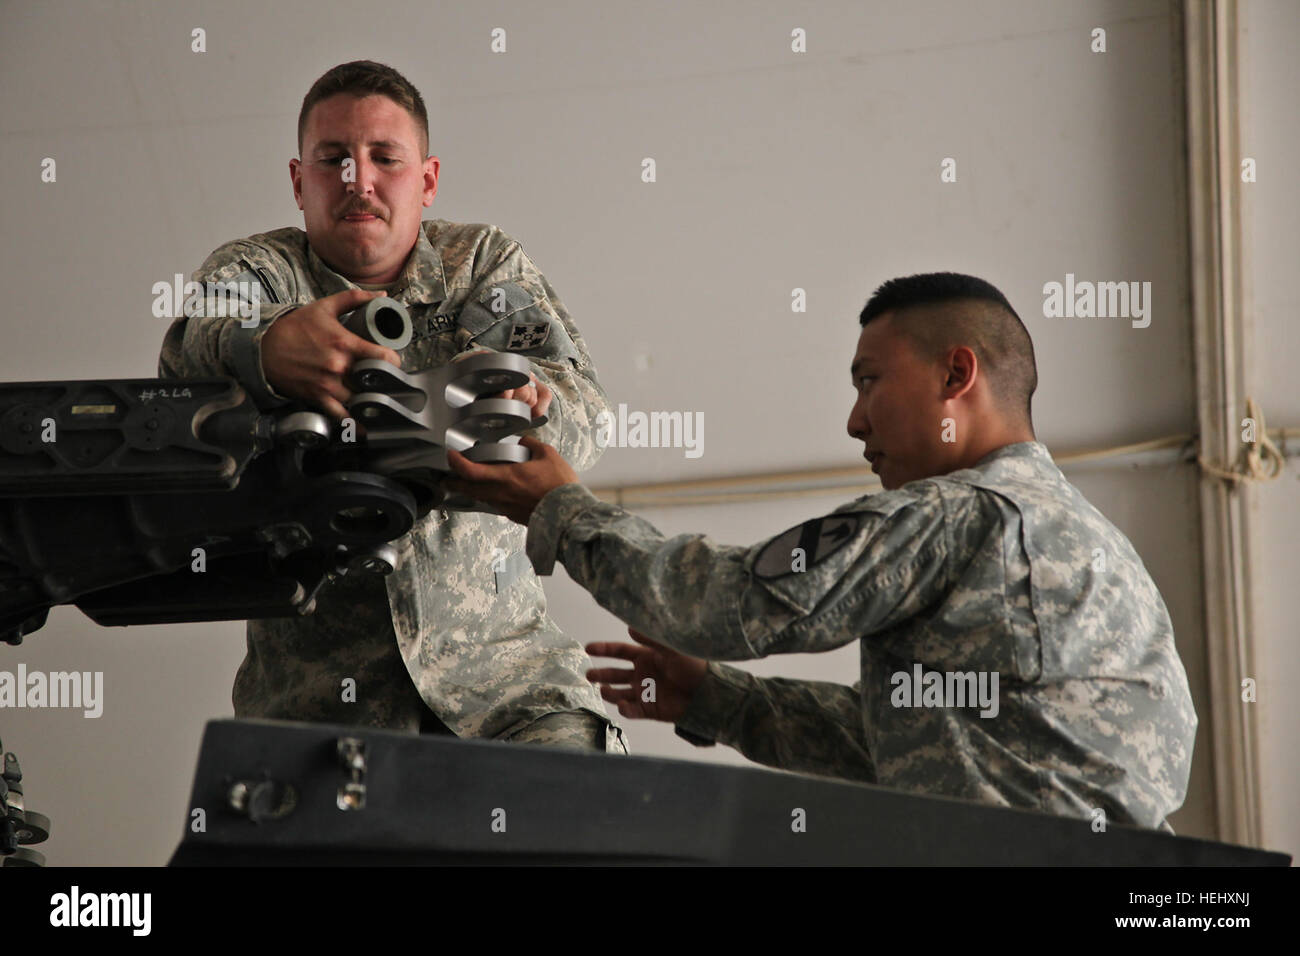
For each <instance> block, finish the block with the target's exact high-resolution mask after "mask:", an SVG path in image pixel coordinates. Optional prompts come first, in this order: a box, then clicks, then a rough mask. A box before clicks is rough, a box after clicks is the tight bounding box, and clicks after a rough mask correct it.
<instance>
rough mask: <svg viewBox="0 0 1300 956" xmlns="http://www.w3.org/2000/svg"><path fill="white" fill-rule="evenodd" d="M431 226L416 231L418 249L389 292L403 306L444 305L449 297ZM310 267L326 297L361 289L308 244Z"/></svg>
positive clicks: (414, 251)
mask: <svg viewBox="0 0 1300 956" xmlns="http://www.w3.org/2000/svg"><path fill="white" fill-rule="evenodd" d="M431 225H432V223H430V222H422V223H420V228H419V229H418V230H417V232H416V237H415V247H414V248H413V249H412V250H411V254H410V256H408V257H407V260H406V266H405V267H404V268H403V270H402V275H401V276H400V277H399V278H398V280H397V283H396V284H395V285H394V286H393V288H392V290H391V291H390V292H389V295H391V296H392V297H393V298H394V299H396V300H397V301H398V302H401V303H403V304H404V305H428V304H434V303H438V302H442V301H443V300H444V299H446V298H447V283H446V280H445V278H444V276H443V271H442V256H440V255H438V250H437V249H435V248H433V243H431V242H430V241H429V236H428V229H429V228H430V226H431ZM307 268H308V269H309V270H310V271H311V274H312V277H313V278H314V279H315V280H316V282H317V284H319V286H320V287H321V288H322V289H323V290H324V294H325V295H333V294H334V293H335V292H344V291H346V290H348V289H357V288H360V286H358V285H357V284H356V283H355V282H353V281H352V280H351V279H348V278H346V277H345V276H342V275H340V274H339V273H337V272H335V271H334V270H333V269H331V268H330V267H329V266H328V265H326V264H325V262H324V261H323V260H322V259H321V258H320V256H318V255H316V250H315V249H313V248H312V247H311V243H310V242H308V243H307Z"/></svg>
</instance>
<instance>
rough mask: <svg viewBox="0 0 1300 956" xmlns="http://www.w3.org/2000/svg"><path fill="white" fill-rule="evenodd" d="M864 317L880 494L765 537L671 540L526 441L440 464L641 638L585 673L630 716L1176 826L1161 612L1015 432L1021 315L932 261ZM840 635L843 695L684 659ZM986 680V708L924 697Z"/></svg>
mask: <svg viewBox="0 0 1300 956" xmlns="http://www.w3.org/2000/svg"><path fill="white" fill-rule="evenodd" d="M862 324H863V329H862V333H861V337H860V338H859V343H858V351H857V353H856V355H855V358H854V363H853V374H854V385H855V388H856V389H857V390H858V398H857V401H856V403H855V404H854V407H853V411H852V413H851V415H850V418H849V432H850V434H851V435H853V436H854V437H855V438H858V439H859V440H861V441H863V443H864V445H865V449H866V457H868V459H869V460H870V461H871V462H872V466H873V468H874V469H875V470H876V471H877V473H879V475H880V477H881V482H882V484H883V485H884V487H885V489H886V490H885V491H883V492H881V493H878V494H871V495H866V496H864V497H862V498H859V499H857V500H856V501H852V502H850V503H848V504H846V505H844V506H842V507H840V508H838V509H836V510H835V511H833V512H831V513H830V514H828V515H825V516H823V517H820V518H816V519H813V520H811V521H808V522H805V523H804V524H802V525H800V526H799V527H796V528H793V529H791V530H789V531H787V532H785V533H783V534H780V535H777V536H776V537H774V538H772V539H770V540H768V541H765V542H763V543H761V544H757V545H755V546H753V547H749V548H743V547H729V546H724V545H719V544H715V543H714V542H713V541H711V540H710V539H708V538H707V537H704V536H700V535H679V536H677V537H675V538H672V539H670V540H665V539H664V537H663V536H662V535H661V534H660V533H659V532H658V531H656V530H655V528H653V527H652V526H651V525H650V524H648V523H647V522H645V521H644V520H642V519H640V518H637V517H635V516H633V515H631V514H629V513H628V512H626V511H624V510H623V509H621V508H619V507H616V506H614V505H611V504H606V503H603V502H601V501H599V500H598V499H596V498H595V497H594V496H592V495H591V494H590V493H589V492H588V491H587V490H586V489H585V488H583V486H582V485H581V484H578V483H577V478H576V475H574V474H573V473H572V472H571V471H569V470H568V469H566V468H565V467H564V462H563V459H562V458H561V457H560V455H559V454H557V453H556V452H555V451H554V450H551V449H545V448H541V447H537V446H534V447H535V448H536V450H535V451H534V453H533V457H534V460H533V461H531V462H529V463H527V464H521V465H493V466H486V465H474V464H472V463H470V462H468V461H467V460H466V459H464V458H463V457H461V456H456V457H455V460H454V463H453V467H454V469H455V470H456V471H457V472H458V473H459V474H461V475H462V476H464V479H466V480H458V481H456V482H454V483H453V484H452V485H451V487H454V488H456V489H458V490H460V491H463V492H465V493H467V494H472V495H475V496H477V497H479V498H481V499H482V500H484V501H489V502H491V503H493V504H494V505H496V506H497V507H499V508H501V510H502V511H503V513H505V514H507V515H510V516H511V517H513V518H515V520H518V521H522V522H526V523H527V526H528V539H527V552H528V556H529V558H530V559H531V560H532V562H533V566H534V568H535V569H536V570H537V572H538V573H539V574H549V573H551V571H552V569H553V566H554V564H555V562H556V561H557V560H558V561H560V562H562V563H563V564H564V567H565V569H566V570H567V571H568V573H569V575H570V577H572V578H573V580H574V581H576V582H578V583H579V584H580V585H582V586H583V587H585V588H586V589H587V590H588V591H590V592H591V594H592V595H593V596H594V597H595V598H596V600H597V601H598V602H599V603H600V604H601V606H603V607H605V608H606V609H608V610H609V611H610V612H611V613H613V614H615V615H617V616H618V617H619V618H621V619H622V620H623V621H625V622H627V623H628V624H630V625H632V628H633V629H634V630H633V636H634V637H637V638H638V639H639V640H640V641H642V644H641V645H640V646H638V645H626V644H592V645H589V646H588V650H589V651H590V652H591V653H592V654H595V655H603V656H617V657H622V658H624V659H627V660H631V661H632V662H633V663H634V665H635V666H634V669H633V670H626V669H615V668H609V669H600V670H595V671H593V672H592V673H591V674H590V675H589V676H590V677H591V678H592V679H593V680H595V681H598V682H601V683H602V684H603V685H604V686H603V688H602V690H603V693H604V695H605V698H606V699H607V700H611V701H615V702H617V703H618V705H619V710H620V712H621V713H622V714H623V715H624V716H625V717H652V718H656V719H661V720H669V721H673V722H675V723H676V725H677V729H678V733H679V734H681V735H682V736H684V737H686V739H688V740H691V741H692V742H694V743H697V744H701V745H707V744H710V743H713V742H714V741H719V742H722V743H726V744H729V745H731V746H733V747H736V748H737V749H738V750H740V751H741V752H742V753H744V754H745V755H746V756H747V757H749V758H750V759H752V760H756V761H758V762H760V763H764V764H768V765H771V766H775V767H781V768H784V769H788V770H794V771H801V772H806V773H814V774H821V775H827V776H833V777H842V778H848V779H852V780H859V781H865V782H872V783H879V784H884V785H888V786H893V787H898V788H902V789H906V790H912V791H917V792H921V793H929V794H938V795H944V796H950V797H958V798H963V799H968V800H976V801H982V802H986V803H993V804H1002V805H1007V806H1014V807H1023V808H1029V809H1035V810H1040V811H1045V812H1049V813H1055V814H1059V815H1064V816H1078V817H1086V818H1088V819H1091V820H1099V819H1102V816H1101V814H1104V819H1105V820H1106V821H1109V822H1119V823H1130V824H1136V825H1139V826H1144V827H1152V828H1160V829H1164V830H1167V831H1169V832H1172V828H1171V827H1170V826H1169V824H1168V821H1167V820H1166V819H1165V818H1166V816H1167V815H1168V814H1170V813H1172V812H1173V811H1174V810H1176V809H1177V808H1178V807H1179V806H1181V804H1182V801H1183V798H1184V795H1185V793H1186V789H1187V781H1188V775H1189V773H1190V768H1191V757H1192V745H1193V740H1194V736H1195V732H1196V724H1197V719H1196V714H1195V711H1194V710H1193V708H1192V701H1191V694H1190V692H1189V690H1188V686H1187V677H1186V674H1185V673H1184V670H1183V666H1182V662H1181V661H1180V659H1179V657H1178V652H1177V650H1176V649H1175V646H1174V634H1173V628H1172V625H1171V623H1170V619H1169V613H1168V611H1167V610H1166V608H1165V604H1164V601H1163V600H1162V599H1161V597H1160V593H1159V591H1158V590H1157V589H1156V586H1155V584H1154V582H1153V581H1152V580H1151V576H1150V575H1149V574H1148V572H1147V570H1146V568H1145V567H1144V566H1143V563H1142V560H1141V558H1140V557H1139V556H1138V555H1137V553H1136V552H1135V551H1134V549H1133V546H1132V545H1131V544H1130V543H1129V541H1128V539H1127V538H1126V537H1125V536H1124V535H1123V534H1122V533H1121V532H1120V531H1119V530H1118V529H1116V528H1115V526H1114V525H1112V524H1111V523H1110V522H1109V521H1107V520H1106V518H1105V517H1103V516H1102V515H1101V513H1100V512H1098V511H1097V509H1096V508H1094V507H1093V506H1092V505H1091V504H1089V503H1088V501H1087V500H1085V499H1084V497H1083V495H1082V494H1081V493H1080V492H1079V490H1078V489H1077V488H1075V487H1074V486H1073V485H1071V484H1070V483H1069V482H1068V481H1066V479H1065V477H1064V476H1063V475H1062V474H1061V472H1060V470H1059V469H1058V468H1057V466H1056V465H1055V463H1054V462H1053V461H1052V457H1051V455H1050V454H1049V453H1048V451H1047V449H1046V448H1045V447H1044V446H1043V445H1042V444H1040V443H1039V442H1038V441H1037V440H1036V439H1035V438H1034V436H1033V432H1032V426H1031V424H1030V419H1029V399H1030V396H1031V395H1032V393H1033V389H1034V386H1035V385H1036V382H1037V375H1036V370H1035V369H1034V364H1033V351H1032V344H1031V343H1030V341H1029V336H1028V332H1027V331H1026V330H1025V329H1024V326H1023V325H1022V324H1021V323H1020V320H1019V318H1018V317H1017V316H1016V315H1015V313H1014V311H1013V310H1012V309H1011V306H1010V304H1009V303H1007V302H1006V300H1005V298H1004V297H1003V296H1002V295H1001V293H1000V292H998V291H997V290H996V289H995V288H993V287H992V286H990V285H989V284H988V283H985V282H982V281H981V280H978V279H974V278H972V277H969V276H958V275H954V274H951V273H940V274H931V275H925V276H913V277H908V278H906V279H899V280H892V281H891V282H889V283H886V284H885V285H884V286H882V287H881V289H880V290H878V291H877V293H876V294H875V296H874V297H873V298H872V300H871V301H869V302H868V304H867V307H866V309H864V310H863V315H862ZM967 343H975V344H974V345H973V346H968V345H967ZM530 444H531V443H530ZM644 635H649V636H650V637H648V638H647V637H645V636H644ZM652 639H653V640H652ZM855 641H856V642H858V644H859V647H860V651H861V679H860V680H859V681H858V682H857V683H856V684H854V685H853V686H852V687H848V686H842V685H839V684H834V683H827V682H817V681H801V680H787V679H780V678H775V679H762V678H758V677H755V676H753V675H751V674H749V673H747V672H745V671H741V670H739V669H737V668H733V667H728V666H726V665H721V664H717V663H707V664H706V662H705V661H704V660H697V659H696V658H693V657H689V656H687V655H697V656H698V658H707V659H708V660H710V661H715V662H716V661H722V660H743V659H749V658H758V657H765V656H767V655H769V654H782V653H800V652H810V651H826V650H831V649H833V648H836V647H840V646H842V645H844V644H848V643H851V642H855ZM981 674H982V675H984V676H985V677H987V678H988V685H991V686H992V687H993V688H994V689H995V691H996V700H995V702H994V706H993V707H981V706H980V705H979V704H974V695H973V694H971V695H970V696H967V697H966V698H965V701H964V703H966V704H968V705H970V706H962V704H963V700H962V699H961V697H955V698H954V697H945V696H943V694H942V693H941V692H939V691H938V690H936V692H935V693H934V694H933V695H931V694H930V693H929V691H928V690H927V691H926V693H925V694H923V693H922V687H923V686H925V687H930V686H934V687H936V688H938V687H945V686H947V685H948V679H949V677H950V676H952V675H957V676H961V675H969V676H970V677H972V678H974V677H977V676H978V675H981ZM994 676H996V677H997V679H998V683H997V684H993V682H992V678H993V677H994ZM917 677H919V678H920V680H919V681H917V680H916V679H915V678H917ZM647 678H650V679H653V680H654V682H655V684H654V685H653V686H654V690H655V694H654V695H653V696H654V698H655V699H654V700H650V699H648V698H649V697H650V696H651V695H649V694H647V693H646V691H647V687H648V686H650V685H646V684H644V683H643V681H644V680H645V679H647ZM940 682H942V683H940ZM953 683H954V685H955V686H957V687H961V686H963V685H962V683H961V682H960V681H954V682H953ZM966 686H968V687H972V689H973V685H969V684H968V685H966ZM986 686H987V685H986ZM1098 811H1101V813H1100V814H1099V813H1098Z"/></svg>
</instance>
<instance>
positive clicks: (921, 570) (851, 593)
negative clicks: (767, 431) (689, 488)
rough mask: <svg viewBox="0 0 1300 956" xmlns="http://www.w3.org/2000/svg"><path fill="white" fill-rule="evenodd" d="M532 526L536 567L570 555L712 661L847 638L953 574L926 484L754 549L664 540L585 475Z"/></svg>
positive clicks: (940, 590) (889, 617)
mask: <svg viewBox="0 0 1300 956" xmlns="http://www.w3.org/2000/svg"><path fill="white" fill-rule="evenodd" d="M534 454H535V455H536V454H537V453H536V452H534ZM545 467H546V461H545V460H544V458H542V459H539V460H538V461H537V462H535V463H534V462H528V463H523V464H520V465H509V466H496V465H490V466H482V467H480V468H477V469H462V474H465V475H467V476H468V475H470V472H471V471H472V472H473V477H478V476H481V475H484V474H489V473H491V472H492V471H493V470H495V469H502V471H500V472H497V474H499V475H501V478H502V480H505V481H511V482H523V481H526V480H527V479H526V478H525V477H522V476H528V475H530V474H532V473H533V472H534V471H539V470H541V469H543V468H545ZM507 476H512V477H507ZM467 484H470V483H467ZM462 487H463V486H462ZM470 493H473V492H470ZM507 513H508V512H507ZM527 521H528V539H527V550H528V556H529V558H530V560H531V561H532V563H533V567H534V569H535V570H536V571H537V573H538V574H550V573H551V572H552V570H553V569H554V566H555V562H556V561H557V560H558V561H560V562H561V563H563V564H564V567H565V569H566V570H567V571H568V573H569V576H570V577H571V578H572V579H573V580H574V581H576V582H577V583H578V584H579V585H581V586H582V587H583V588H585V589H586V590H587V591H589V592H590V593H591V595H592V596H593V597H594V598H595V599H596V601H597V602H599V604H600V605H601V606H602V607H604V608H605V609H606V610H608V611H610V612H611V613H613V614H614V615H615V616H616V617H618V618H619V619H620V620H622V621H624V622H626V623H627V624H629V625H631V626H632V627H634V628H636V629H637V630H638V631H641V632H643V633H645V634H649V635H652V636H653V637H654V638H655V639H656V640H659V641H662V642H663V643H664V644H666V645H668V646H670V647H673V648H675V649H676V650H679V651H681V652H683V653H685V654H692V655H694V656H696V657H702V658H705V659H708V660H744V659H748V658H756V657H766V656H767V655H769V654H781V653H798V652H816V651H827V650H831V649H833V648H836V647H840V646H842V645H844V644H848V643H850V642H852V641H854V640H857V639H859V638H862V637H867V636H869V635H871V634H873V633H876V632H880V631H884V630H887V629H888V628H890V627H892V626H893V625H895V624H897V623H900V622H902V621H905V620H907V619H908V618H911V617H914V616H916V615H918V614H921V613H923V612H924V610H925V609H926V608H927V607H929V606H932V605H933V604H935V603H937V602H938V601H939V600H940V599H941V598H942V596H943V595H944V593H945V592H946V588H947V587H948V586H949V584H950V581H949V578H950V575H951V574H952V573H953V571H952V569H950V568H949V561H948V552H949V543H948V537H947V530H948V529H947V528H946V523H945V513H944V509H943V505H942V502H941V500H940V497H939V492H938V490H937V489H936V488H934V487H933V486H930V485H927V484H925V483H921V482H918V483H915V486H914V487H912V488H907V489H897V490H895V491H888V492H884V493H881V494H875V495H869V496H866V497H864V498H861V499H858V500H857V501H855V502H852V503H850V504H848V505H845V506H844V507H842V508H840V509H838V510H837V511H835V512H832V513H831V514H829V515H825V516H823V517H820V518H814V519H812V520H810V521H806V522H804V523H803V524H801V525H799V526H797V527H795V528H791V529H790V530H789V531H786V532H784V533H782V534H780V535H777V536H775V537H773V538H771V539H769V540H767V541H765V542H762V543H761V544H757V545H754V546H753V547H749V548H744V547H733V546H728V545H721V544H717V543H715V542H714V541H712V540H711V539H710V538H709V537H707V536H706V535H697V534H683V535H678V536H676V537H674V538H671V539H666V538H665V537H664V536H663V535H662V534H660V533H659V531H658V530H656V529H655V528H654V526H653V525H651V524H650V523H649V522H647V521H645V520H644V519H642V518H639V517H637V516H635V515H633V514H631V513H629V512H627V511H625V510H624V509H622V508H620V507H618V506H616V505H613V504H609V503H607V502H603V501H600V500H599V499H597V498H596V497H595V496H594V495H592V494H591V493H590V492H589V491H588V490H587V489H586V488H584V487H583V486H582V485H580V484H576V483H569V484H561V485H559V486H558V487H554V488H552V489H551V490H550V491H549V492H548V493H547V494H545V496H544V497H542V498H541V500H540V502H539V503H538V504H537V505H536V507H535V508H533V509H532V510H531V514H530V515H529V517H528V519H527Z"/></svg>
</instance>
